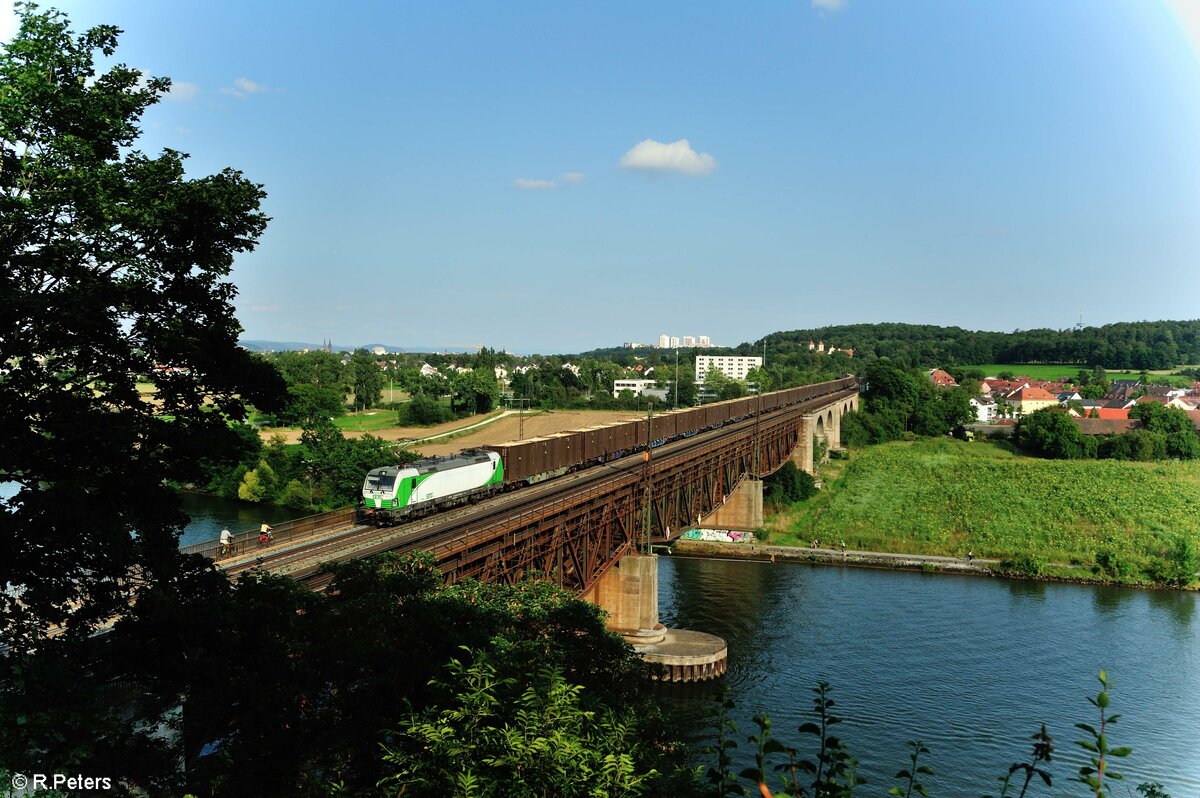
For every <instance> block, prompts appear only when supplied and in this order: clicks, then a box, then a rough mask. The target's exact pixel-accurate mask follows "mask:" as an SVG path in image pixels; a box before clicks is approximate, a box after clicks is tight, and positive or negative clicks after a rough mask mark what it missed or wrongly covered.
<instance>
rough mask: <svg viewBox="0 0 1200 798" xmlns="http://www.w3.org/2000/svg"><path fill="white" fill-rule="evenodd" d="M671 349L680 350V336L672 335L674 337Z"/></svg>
mask: <svg viewBox="0 0 1200 798" xmlns="http://www.w3.org/2000/svg"><path fill="white" fill-rule="evenodd" d="M671 348H672V349H678V348H679V336H678V335H672V336H671Z"/></svg>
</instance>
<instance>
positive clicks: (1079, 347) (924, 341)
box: [739, 319, 1200, 370]
mask: <svg viewBox="0 0 1200 798" xmlns="http://www.w3.org/2000/svg"><path fill="white" fill-rule="evenodd" d="M766 340H767V347H768V352H769V353H770V352H774V353H776V354H786V353H789V352H806V351H808V342H809V341H817V342H822V341H823V342H824V344H825V346H826V347H829V346H837V347H841V348H846V347H849V348H851V349H853V350H854V355H855V357H856V358H862V357H868V356H871V355H874V356H876V357H888V358H891V359H893V360H901V361H903V362H907V363H908V364H909V365H913V366H917V365H920V366H925V367H932V366H946V365H970V364H975V363H1053V364H1067V363H1071V364H1079V365H1081V366H1096V365H1099V366H1103V367H1105V368H1109V369H1118V370H1122V369H1170V368H1174V367H1175V366H1177V365H1180V364H1185V363H1186V364H1195V363H1200V320H1195V319H1193V320H1188V321H1165V320H1164V321H1137V322H1119V323H1117V324H1105V325H1104V326H1102V327H1081V328H1077V329H1067V330H1050V329H1037V330H1014V331H1013V332H1011V333H1003V332H988V331H982V330H980V331H976V330H964V329H962V328H960V327H938V326H934V325H927V324H892V323H883V324H847V325H840V326H834V327H818V328H815V329H810V330H792V331H788V332H775V333H771V334H770V335H768V336H767V337H766ZM761 341H762V339H759V342H758V343H756V344H742V345H741V347H739V350H741V349H744V350H746V354H754V353H755V352H756V351H757V350H758V347H759V346H760V345H761Z"/></svg>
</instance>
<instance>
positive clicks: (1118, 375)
mask: <svg viewBox="0 0 1200 798" xmlns="http://www.w3.org/2000/svg"><path fill="white" fill-rule="evenodd" d="M963 368H965V369H979V370H980V371H982V372H983V373H984V374H986V375H987V376H989V377H998V376H999V375H1000V372H1002V371H1010V372H1012V373H1013V374H1014V375H1017V376H1022V377H1029V378H1030V379H1034V380H1057V379H1058V378H1059V377H1069V378H1070V379H1072V380H1074V379H1075V378H1076V377H1077V376H1078V375H1079V372H1080V371H1091V369H1090V368H1088V367H1086V366H1080V365H1078V364H1074V365H1064V366H1055V365H1046V364H1044V363H1039V364H1035V365H1022V364H1020V363H983V364H981V365H975V366H963ZM1180 368H1184V367H1183V366H1180ZM1178 370H1179V369H1170V370H1159V371H1151V372H1149V373H1150V375H1152V376H1154V377H1166V378H1167V379H1169V380H1170V381H1171V382H1172V383H1175V384H1179V385H1191V384H1192V379H1191V378H1190V377H1171V376H1169V375H1170V373H1171V372H1172V371H1178ZM1106 373H1107V374H1108V378H1109V379H1110V380H1136V379H1139V378H1140V377H1141V376H1142V373H1141V372H1140V371H1108V372H1106Z"/></svg>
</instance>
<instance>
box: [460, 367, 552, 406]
mask: <svg viewBox="0 0 1200 798" xmlns="http://www.w3.org/2000/svg"><path fill="white" fill-rule="evenodd" d="M560 371H563V370H561V369H560ZM563 374H566V375H570V376H572V377H573V376H574V375H572V374H571V372H569V371H563ZM451 384H452V386H453V392H454V396H453V399H452V400H451V405H452V407H453V408H454V409H455V410H465V411H467V412H468V413H487V412H490V411H491V409H492V408H493V407H494V406H495V404H496V399H497V398H498V397H499V395H500V386H499V385H498V384H497V383H496V373H495V372H494V371H493V370H492V369H487V370H485V371H479V370H475V371H464V372H461V373H459V374H456V375H455V376H454V379H453V380H452V382H451Z"/></svg>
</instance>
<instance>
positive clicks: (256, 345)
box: [238, 341, 475, 355]
mask: <svg viewBox="0 0 1200 798" xmlns="http://www.w3.org/2000/svg"><path fill="white" fill-rule="evenodd" d="M238 343H240V344H241V345H242V346H244V347H246V348H247V349H249V350H250V351H251V352H296V351H300V350H302V349H321V348H323V347H324V346H325V344H323V343H322V344H314V343H306V342H304V341H239V342H238ZM377 346H382V347H383V348H384V349H386V350H387V351H389V352H452V353H454V354H456V355H457V354H466V353H472V354H473V353H474V352H475V348H474V347H465V346H393V345H392V344H379V343H374V344H355V345H354V346H343V345H340V344H332V345H331V346H330V347H329V348H330V349H331V350H333V351H334V352H353V351H354V350H355V349H366V350H367V351H371V350H372V349H374V348H375V347H377Z"/></svg>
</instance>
